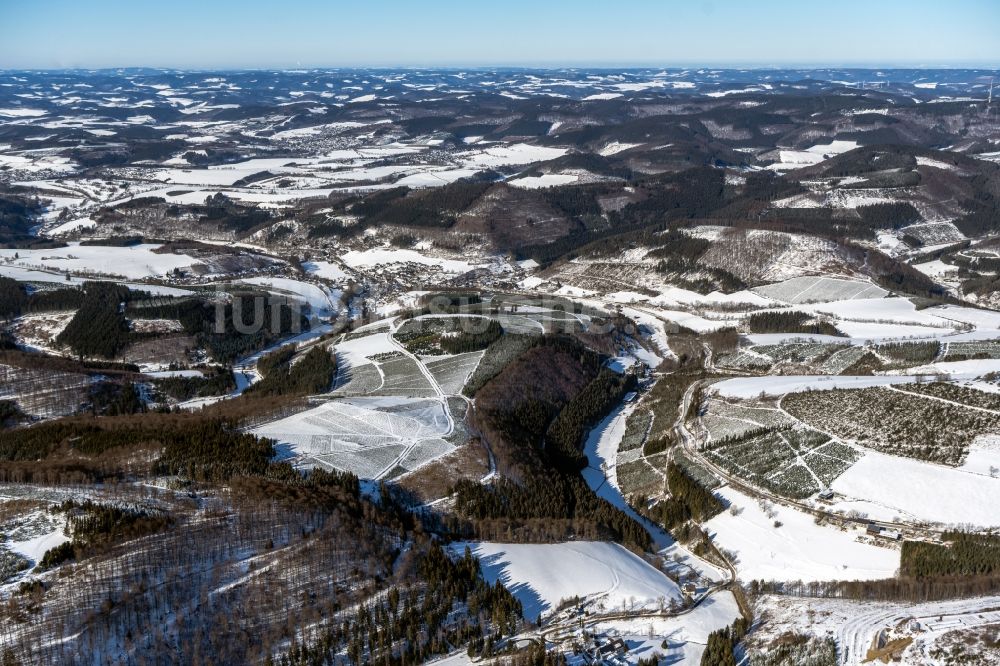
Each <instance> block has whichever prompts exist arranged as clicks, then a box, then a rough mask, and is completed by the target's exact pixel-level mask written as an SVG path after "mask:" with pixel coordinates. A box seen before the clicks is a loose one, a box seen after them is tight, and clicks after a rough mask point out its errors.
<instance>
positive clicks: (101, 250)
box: [0, 243, 198, 280]
mask: <svg viewBox="0 0 1000 666" xmlns="http://www.w3.org/2000/svg"><path fill="white" fill-rule="evenodd" d="M160 247H162V246H160V245H151V244H141V245H131V246H128V247H110V246H103V245H80V244H79V243H70V244H69V246H68V247H63V248H56V249H40V250H31V249H27V250H25V249H21V250H3V249H0V262H3V263H6V264H8V265H10V266H20V267H24V268H44V269H48V270H55V271H62V272H65V271H71V272H73V273H81V274H84V275H86V274H88V273H100V274H103V275H114V276H121V277H124V278H127V279H130V280H138V279H142V278H148V277H157V276H162V275H166V274H168V273H170V272H171V271H173V270H174V269H175V268H178V269H186V268H190V267H191V266H193V265H194V264H196V263H198V261H197V260H196V259H195V258H194V257H191V256H188V255H185V254H170V253H166V254H157V253H156V252H153V250H156V249H158V248H160ZM15 255H16V258H15Z"/></svg>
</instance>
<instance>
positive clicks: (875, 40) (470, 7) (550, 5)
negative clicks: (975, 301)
mask: <svg viewBox="0 0 1000 666" xmlns="http://www.w3.org/2000/svg"><path fill="white" fill-rule="evenodd" d="M692 64H706V65H733V66H740V65H747V66H771V65H774V66H781V65H871V66H890V65H911V66H925V67H930V66H962V65H972V66H988V67H995V66H997V65H998V64H1000V1H998V0H937V1H932V0H907V1H903V0H837V1H836V2H813V1H811V0H744V1H738V0H694V1H688V2H680V1H673V2H670V1H665V0H660V1H652V0H633V1H631V2H628V1H624V0H622V1H619V2H614V3H612V2H594V1H591V0H573V1H571V0H551V1H545V0H532V1H525V0H508V1H507V2H481V1H478V0H466V1H464V2H459V1H452V0H412V1H407V0H368V1H367V2H339V1H336V0H329V1H327V2H323V1H321V0H284V1H280V2H273V1H272V2H263V1H261V0H239V1H235V0H172V1H170V2H159V1H157V2H152V1H149V0H0V68H6V69H12V68H65V67H94V68H97V67H134V66H156V67H179V68H204V69H209V68H257V67H264V68H287V67H299V66H301V67H338V66H343V67H350V66H432V65H450V66H476V65H486V66H490V65H495V66H500V65H517V66H551V65H591V66H601V65H608V66H626V65H653V66H671V65H677V66H686V65H692Z"/></svg>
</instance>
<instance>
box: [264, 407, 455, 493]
mask: <svg viewBox="0 0 1000 666" xmlns="http://www.w3.org/2000/svg"><path fill="white" fill-rule="evenodd" d="M450 429H451V421H450V417H449V416H448V413H447V411H446V407H445V406H444V404H443V403H442V402H440V401H437V400H418V399H408V398H396V397H393V398H353V399H350V400H348V399H344V400H331V401H329V402H325V403H323V404H321V405H319V406H318V407H315V408H313V409H310V410H307V411H304V412H300V413H298V414H294V415H292V416H289V417H287V418H284V419H279V420H278V421H274V422H271V423H268V424H266V425H263V426H260V427H258V428H255V429H254V431H253V432H254V434H256V435H259V436H261V437H268V438H271V439H273V440H275V441H276V449H277V450H278V455H279V456H280V457H283V458H290V459H291V460H292V461H293V462H294V463H295V464H296V465H298V466H301V467H323V468H327V469H330V468H335V469H339V470H346V471H351V472H354V473H355V474H357V475H358V476H359V477H361V478H362V479H376V478H380V477H382V476H385V475H386V474H388V473H389V472H392V471H393V469H394V468H395V467H396V466H399V467H400V468H402V469H403V470H406V471H411V470H413V469H416V468H417V467H419V466H420V465H422V464H424V463H426V462H428V461H430V460H433V459H434V458H437V457H439V456H442V455H444V454H445V453H447V452H449V451H451V450H452V449H453V448H454V447H453V446H452V445H451V444H449V443H448V442H446V441H445V440H444V439H442V438H443V437H444V436H446V435H447V434H449V432H450Z"/></svg>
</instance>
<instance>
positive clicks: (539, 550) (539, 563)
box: [452, 541, 680, 618]
mask: <svg viewBox="0 0 1000 666" xmlns="http://www.w3.org/2000/svg"><path fill="white" fill-rule="evenodd" d="M468 545H469V548H470V549H471V550H472V553H473V555H476V556H477V557H478V558H479V559H480V563H481V564H482V568H483V576H484V578H485V579H486V580H487V581H488V582H490V583H494V582H496V581H497V580H499V581H501V582H502V583H503V584H504V586H505V587H506V588H507V589H508V590H510V591H511V592H512V593H513V594H514V596H516V597H517V598H518V600H520V602H521V603H522V605H523V606H524V616H525V617H527V618H535V617H537V616H538V615H539V614H540V613H547V612H549V611H552V610H554V609H555V608H556V607H557V606H558V605H559V602H560V601H561V600H564V599H569V598H571V597H573V596H577V595H579V596H580V597H589V598H594V599H597V600H598V604H600V605H603V606H604V608H606V609H608V610H622V609H626V610H629V609H635V610H638V609H643V608H649V609H654V608H659V607H660V604H661V603H662V602H668V601H669V600H671V599H679V598H680V590H679V589H678V587H677V585H676V584H675V583H674V582H673V581H671V580H670V579H669V578H667V577H666V575H664V574H663V572H661V571H658V570H657V569H655V568H654V567H653V566H651V565H650V564H648V563H646V562H645V561H643V560H642V559H640V558H639V557H638V556H636V555H634V554H633V553H631V552H630V551H628V550H626V549H625V548H623V547H621V546H619V545H617V544H613V543H605V542H599V541H573V542H567V543H551V544H504V543H488V542H474V543H469V544H468ZM464 547H465V544H461V543H459V544H455V545H453V546H452V548H453V549H454V550H455V551H456V552H458V553H461V552H462V549H463V548H464Z"/></svg>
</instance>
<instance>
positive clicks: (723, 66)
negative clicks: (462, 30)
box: [0, 61, 1000, 72]
mask: <svg viewBox="0 0 1000 666" xmlns="http://www.w3.org/2000/svg"><path fill="white" fill-rule="evenodd" d="M573 69H579V70H611V71H623V70H645V69H662V70H665V71H671V70H674V71H676V70H691V69H714V70H721V71H741V70H749V71H781V70H803V71H820V70H824V69H841V70H860V71H872V70H880V69H882V70H890V71H898V70H917V71H942V70H963V69H968V70H987V71H996V72H1000V63H985V62H980V63H977V62H952V63H937V64H926V63H908V62H902V61H900V62H894V63H881V64H879V63H869V62H857V63H820V62H816V63H791V62H790V63H784V64H765V63H744V64H738V63H721V62H716V63H713V62H698V63H695V62H689V63H674V64H670V65H664V64H658V63H641V62H630V63H620V64H614V63H600V64H598V63H592V64H591V63H535V64H524V63H522V64H512V63H507V64H499V63H481V64H406V65H392V64H360V63H359V64H351V65H314V64H310V65H305V64H294V65H292V64H288V65H275V66H263V65H248V66H234V65H215V66H211V65H206V66H173V65H108V66H99V67H84V66H67V67H0V72H114V71H122V70H157V71H175V72H296V71H303V70H305V71H323V70H395V71H399V70H456V71H457V70H532V71H555V70H573Z"/></svg>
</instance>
